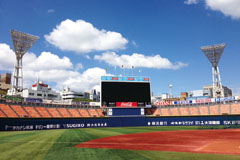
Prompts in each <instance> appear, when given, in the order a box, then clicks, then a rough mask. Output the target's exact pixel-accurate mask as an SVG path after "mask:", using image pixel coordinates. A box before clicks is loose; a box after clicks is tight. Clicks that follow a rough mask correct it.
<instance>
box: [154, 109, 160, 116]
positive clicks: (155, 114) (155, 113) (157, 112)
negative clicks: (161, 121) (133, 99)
mask: <svg viewBox="0 0 240 160" xmlns="http://www.w3.org/2000/svg"><path fill="white" fill-rule="evenodd" d="M152 113H153V115H154V116H160V115H161V114H160V110H159V108H156V109H152Z"/></svg>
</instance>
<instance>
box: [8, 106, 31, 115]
mask: <svg viewBox="0 0 240 160" xmlns="http://www.w3.org/2000/svg"><path fill="white" fill-rule="evenodd" d="M10 107H11V108H12V109H13V110H14V111H15V113H17V114H18V115H19V117H30V115H29V114H28V113H26V111H25V110H24V109H23V108H22V106H20V105H10Z"/></svg>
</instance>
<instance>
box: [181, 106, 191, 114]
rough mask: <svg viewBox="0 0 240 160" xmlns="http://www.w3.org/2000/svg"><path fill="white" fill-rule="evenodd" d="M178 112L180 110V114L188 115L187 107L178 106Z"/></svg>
mask: <svg viewBox="0 0 240 160" xmlns="http://www.w3.org/2000/svg"><path fill="white" fill-rule="evenodd" d="M180 112H181V115H182V116H188V115H189V112H188V108H187V107H180Z"/></svg>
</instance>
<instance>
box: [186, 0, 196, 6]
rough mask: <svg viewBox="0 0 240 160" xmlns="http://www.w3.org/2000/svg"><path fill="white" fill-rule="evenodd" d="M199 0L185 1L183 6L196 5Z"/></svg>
mask: <svg viewBox="0 0 240 160" xmlns="http://www.w3.org/2000/svg"><path fill="white" fill-rule="evenodd" d="M198 2H199V0H185V1H184V4H187V5H191V4H197V3H198Z"/></svg>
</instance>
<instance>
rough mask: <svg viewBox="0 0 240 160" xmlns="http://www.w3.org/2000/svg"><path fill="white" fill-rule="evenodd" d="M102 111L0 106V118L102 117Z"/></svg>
mask: <svg viewBox="0 0 240 160" xmlns="http://www.w3.org/2000/svg"><path fill="white" fill-rule="evenodd" d="M102 116H104V114H103V111H102V109H83V108H63V107H56V108H52V107H41V106H37V107H35V106H21V105H7V104H0V117H33V118H41V117H42V118H60V117H66V118H70V117H102Z"/></svg>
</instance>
